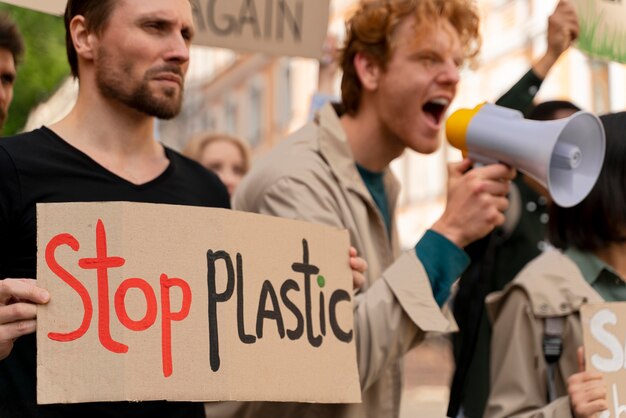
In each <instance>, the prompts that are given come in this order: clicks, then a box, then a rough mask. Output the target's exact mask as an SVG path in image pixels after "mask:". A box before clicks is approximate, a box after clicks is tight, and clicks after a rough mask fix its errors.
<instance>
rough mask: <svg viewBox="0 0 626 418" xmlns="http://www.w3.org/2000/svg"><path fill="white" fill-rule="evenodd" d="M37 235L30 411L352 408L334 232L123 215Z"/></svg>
mask: <svg viewBox="0 0 626 418" xmlns="http://www.w3.org/2000/svg"><path fill="white" fill-rule="evenodd" d="M37 226H38V228H37V243H38V255H37V257H38V258H37V281H38V284H39V285H40V286H41V287H43V288H45V289H47V290H48V291H49V292H50V293H51V299H50V302H49V303H48V304H47V305H44V306H40V307H39V308H38V312H37V399H38V403H40V404H49V403H75V402H94V401H122V400H133V401H136V400H137V401H138V400H160V399H164V400H176V401H183V400H194V401H208V400H242V401H243V400H250V401H252V400H259V401H260V400H272V401H300V402H325V403H326V402H328V403H339V402H341V403H344V402H348V403H349V402H359V401H360V385H359V379H358V371H357V366H356V348H355V342H354V334H353V303H352V274H351V270H350V267H349V263H348V249H349V236H348V233H347V231H344V230H339V229H336V228H331V227H327V226H322V225H314V224H309V223H305V222H299V221H293V220H286V219H280V218H274V217H269V216H261V215H255V214H250V213H243V212H236V211H229V210H225V209H211V208H199V207H186V206H175V205H156V204H145V203H124V202H108V203H56V204H38V205H37Z"/></svg>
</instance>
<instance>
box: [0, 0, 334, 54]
mask: <svg viewBox="0 0 626 418" xmlns="http://www.w3.org/2000/svg"><path fill="white" fill-rule="evenodd" d="M190 2H191V7H192V12H193V18H194V26H195V28H196V34H195V37H194V41H193V42H194V44H196V45H204V46H213V47H221V48H229V49H233V50H236V51H243V52H262V53H267V54H273V55H284V56H297V57H306V58H321V56H322V49H323V45H324V40H325V39H326V32H327V29H328V16H329V7H330V0H190ZM5 3H10V4H14V5H17V6H22V7H27V8H30V9H33V10H37V11H41V12H47V13H52V14H57V15H61V14H63V11H64V10H65V4H66V0H47V1H41V0H7V1H5Z"/></svg>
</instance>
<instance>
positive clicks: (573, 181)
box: [446, 104, 605, 207]
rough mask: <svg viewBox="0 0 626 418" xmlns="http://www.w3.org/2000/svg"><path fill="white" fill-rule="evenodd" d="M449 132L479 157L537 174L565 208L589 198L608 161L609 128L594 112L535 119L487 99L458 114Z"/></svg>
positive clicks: (472, 155)
mask: <svg viewBox="0 0 626 418" xmlns="http://www.w3.org/2000/svg"><path fill="white" fill-rule="evenodd" d="M446 135H447V137H448V141H449V142H450V144H451V145H452V146H454V147H455V148H458V149H460V150H461V151H463V155H464V156H466V157H469V158H470V159H472V160H473V161H474V162H478V163H483V164H493V163H497V162H501V163H504V164H507V165H509V166H512V167H515V168H517V169H518V170H520V171H521V172H523V173H524V174H527V175H529V176H531V177H532V178H534V179H535V180H537V181H538V182H539V183H541V185H542V186H544V187H545V188H546V189H547V190H548V192H549V193H550V196H551V197H552V200H553V201H554V202H555V203H556V204H557V205H559V206H562V207H571V206H574V205H576V204H578V203H580V202H581V201H582V200H583V199H584V198H585V197H587V195H588V194H589V192H590V191H591V189H592V188H593V186H594V184H595V183H596V180H597V179H598V175H599V174H600V170H601V169H602V163H603V161H604V152H605V136H604V128H603V126H602V123H601V122H600V120H599V119H598V117H596V116H595V115H593V114H592V113H589V112H582V111H581V112H577V113H575V114H573V115H572V116H570V117H568V118H564V119H558V120H553V121H534V120H528V119H524V117H523V115H522V113H521V112H519V111H517V110H511V109H507V108H504V107H501V106H496V105H492V104H483V105H479V106H477V107H476V108H474V109H460V110H458V111H456V112H455V113H453V114H452V115H451V116H450V118H448V120H447V122H446Z"/></svg>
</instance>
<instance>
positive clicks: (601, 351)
mask: <svg viewBox="0 0 626 418" xmlns="http://www.w3.org/2000/svg"><path fill="white" fill-rule="evenodd" d="M581 320H582V323H583V339H584V347H585V368H586V370H593V371H597V372H600V373H602V374H603V376H604V381H605V383H606V385H607V386H606V388H607V395H608V398H607V401H608V405H609V411H608V415H607V412H606V411H605V412H604V413H603V414H602V415H601V416H602V417H604V416H608V417H618V416H620V415H622V413H623V412H626V302H607V303H592V304H587V305H583V307H582V309H581Z"/></svg>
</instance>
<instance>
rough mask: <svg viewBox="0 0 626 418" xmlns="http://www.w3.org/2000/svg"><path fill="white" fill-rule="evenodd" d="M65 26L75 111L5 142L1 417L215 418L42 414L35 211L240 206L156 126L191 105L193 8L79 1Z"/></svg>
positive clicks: (0, 194)
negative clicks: (96, 205)
mask: <svg viewBox="0 0 626 418" xmlns="http://www.w3.org/2000/svg"><path fill="white" fill-rule="evenodd" d="M65 26H66V31H67V36H66V39H67V54H68V59H69V62H70V66H71V68H72V73H73V75H74V76H75V77H77V78H78V80H79V83H80V88H79V94H78V101H77V103H76V106H75V107H74V108H73V109H72V111H71V112H70V114H69V115H68V116H67V117H66V118H65V119H63V120H61V121H60V122H59V123H56V124H54V125H51V126H49V127H42V128H41V129H37V130H35V131H32V132H28V133H25V134H22V135H18V136H16V137H12V138H7V139H4V140H3V141H1V142H0V237H2V239H1V240H0V417H67V416H81V417H92V418H93V417H127V416H132V417H198V418H201V417H204V412H203V407H202V404H199V403H198V404H193V403H166V402H144V403H103V404H77V405H51V406H38V405H37V404H36V400H35V370H36V365H35V338H34V334H33V333H34V331H35V327H36V321H35V316H36V305H37V304H44V303H47V301H48V300H49V299H50V296H49V294H48V293H47V292H46V291H45V290H43V289H41V288H39V287H37V286H36V282H35V280H34V279H32V278H34V277H35V264H36V215H35V205H36V203H40V202H97V201H134V202H151V203H166V204H179V205H192V206H205V207H228V206H229V200H228V193H227V191H226V188H225V187H224V186H223V185H222V183H221V182H220V181H219V180H218V178H217V177H216V176H215V175H213V174H212V173H209V172H208V171H206V170H205V169H204V168H203V167H201V166H200V165H199V164H196V163H195V162H192V161H191V160H188V159H187V158H185V157H183V156H181V155H179V154H177V153H176V152H174V151H172V150H170V149H168V148H166V147H164V146H163V145H161V144H160V143H158V142H156V141H155V140H154V131H153V126H154V117H158V118H165V119H167V118H172V117H174V116H175V115H176V114H177V113H178V112H179V110H180V107H181V103H182V97H183V83H184V75H185V73H186V71H187V67H188V62H189V46H190V42H191V39H192V36H193V22H192V12H191V6H190V3H189V0H151V1H136V0H132V1H129V0H69V1H68V4H67V8H66V11H65ZM85 355H88V354H87V353H85ZM120 378H123V376H120ZM50 384H54V382H50ZM120 384H122V383H120Z"/></svg>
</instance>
